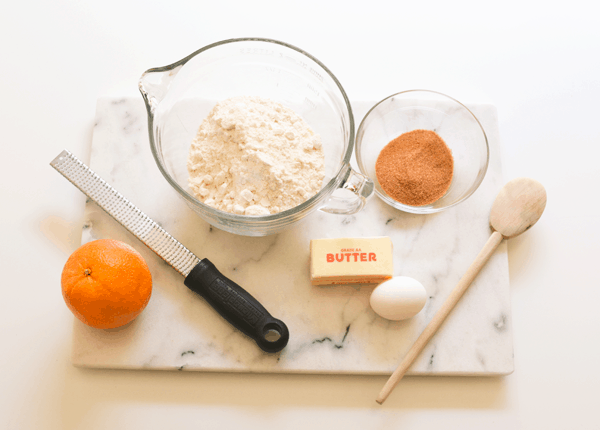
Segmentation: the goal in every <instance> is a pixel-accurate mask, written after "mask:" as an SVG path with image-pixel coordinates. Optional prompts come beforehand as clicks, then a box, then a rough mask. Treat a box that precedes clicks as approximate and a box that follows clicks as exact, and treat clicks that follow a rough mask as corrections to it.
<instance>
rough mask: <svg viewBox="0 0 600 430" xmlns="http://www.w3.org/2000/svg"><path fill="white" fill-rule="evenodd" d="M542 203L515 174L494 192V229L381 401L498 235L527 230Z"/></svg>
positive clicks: (533, 187) (534, 188)
mask: <svg viewBox="0 0 600 430" xmlns="http://www.w3.org/2000/svg"><path fill="white" fill-rule="evenodd" d="M545 207H546V190H545V189H544V187H543V186H542V184H540V183H539V182H537V181H534V180H533V179H528V178H518V179H514V180H512V181H510V182H508V183H507V184H506V185H505V186H504V187H503V188H502V189H501V190H500V192H499V193H498V196H497V197H496V200H495V201H494V204H493V205H492V210H491V212H490V226H491V227H492V229H493V230H494V232H493V233H492V235H491V236H490V238H489V239H488V241H487V242H486V244H485V245H484V247H483V249H482V250H481V252H479V254H478V255H477V257H476V258H475V261H474V262H473V263H472V264H471V266H469V268H468V269H467V272H466V273H465V274H464V275H463V277H462V278H461V279H460V281H458V285H456V287H454V290H452V292H451V293H450V296H448V298H447V299H446V301H445V302H444V304H443V305H442V307H441V308H440V309H439V310H438V311H437V313H436V314H435V316H434V317H433V319H432V320H431V321H430V322H429V324H428V325H427V327H425V330H423V333H421V335H420V336H419V338H418V339H417V340H416V342H415V344H414V345H413V346H412V348H411V349H410V350H409V351H408V353H407V354H406V356H405V357H404V359H403V360H402V362H401V363H400V364H399V365H398V368H397V369H396V370H395V371H394V373H392V376H390V378H389V379H388V381H387V382H386V384H385V385H384V387H383V389H382V390H381V392H380V393H379V396H378V397H377V403H379V404H380V405H381V404H383V402H384V401H385V399H387V397H388V396H389V395H390V393H391V392H392V390H393V389H394V387H395V386H396V385H397V384H398V382H400V379H402V377H403V376H404V374H405V373H406V371H407V370H408V368H409V367H410V365H411V364H412V363H413V361H415V359H416V358H417V357H418V356H419V354H420V353H421V351H422V350H423V348H425V345H427V343H428V342H429V340H430V339H431V338H432V337H433V335H434V334H435V333H436V332H437V330H438V329H439V328H440V326H441V325H442V323H443V322H444V320H445V319H446V317H447V316H448V314H449V313H450V311H452V309H454V306H456V304H457V303H458V301H459V300H460V298H461V297H462V295H463V294H464V292H465V291H466V290H467V288H468V287H469V285H471V282H473V279H475V277H476V276H477V274H478V273H479V271H480V270H481V268H482V267H483V266H484V265H485V263H487V261H488V260H489V259H490V257H491V255H492V253H493V252H494V250H495V249H496V248H497V247H498V245H500V242H502V239H504V238H506V239H509V238H511V237H515V236H518V235H520V234H521V233H523V232H524V231H526V230H528V229H529V228H530V227H531V226H533V225H534V224H535V223H536V222H537V220H538V219H540V217H541V216H542V212H544V208H545Z"/></svg>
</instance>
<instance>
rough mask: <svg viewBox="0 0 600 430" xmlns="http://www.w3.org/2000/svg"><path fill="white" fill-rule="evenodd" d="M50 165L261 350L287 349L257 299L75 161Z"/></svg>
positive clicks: (280, 326)
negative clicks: (165, 263) (180, 276)
mask: <svg viewBox="0 0 600 430" xmlns="http://www.w3.org/2000/svg"><path fill="white" fill-rule="evenodd" d="M50 165H51V166H52V167H54V168H55V169H56V170H57V171H58V172H59V173H61V174H62V175H63V176H64V177H65V178H67V179H68V180H69V181H71V182H72V183H73V185H75V186H76V187H77V188H79V189H80V190H81V191H82V192H83V193H84V194H85V195H86V196H88V197H89V198H90V199H92V200H93V201H95V202H96V203H97V204H98V206H100V207H101V208H102V209H104V210H105V211H106V212H107V213H108V214H109V215H110V216H111V217H113V218H114V219H115V220H116V221H117V222H119V223H120V224H121V225H123V227H125V228H126V229H127V230H129V231H130V232H131V233H132V234H133V235H134V236H135V237H137V238H138V239H139V240H141V241H142V242H143V243H144V244H145V245H146V246H148V248H150V249H151V250H153V251H154V252H155V253H156V254H158V256H159V257H161V258H162V259H163V260H164V261H166V262H167V263H168V264H170V265H171V266H172V267H173V268H174V269H175V270H177V271H178V272H179V273H181V274H182V275H183V276H184V277H185V280H184V284H185V285H186V286H187V287H188V288H189V289H191V290H192V291H194V292H196V293H198V294H200V295H201V296H202V297H204V299H206V301H207V302H208V303H209V304H210V305H211V306H212V307H213V308H215V310H216V311H217V312H219V313H220V314H221V316H223V317H224V318H225V319H226V320H227V321H229V322H230V323H231V324H232V325H233V326H235V327H236V328H238V329H239V330H240V331H242V332H243V333H245V334H246V335H248V336H249V337H251V338H252V339H254V340H255V341H256V343H257V344H258V346H260V348H261V349H263V350H264V351H266V352H278V351H281V350H282V349H283V348H284V347H285V346H286V345H287V343H288V340H289V331H288V328H287V326H286V325H285V323H283V321H281V320H278V319H276V318H273V317H272V316H271V314H270V313H269V312H268V311H267V310H266V309H265V308H264V307H263V306H262V305H261V304H260V303H259V302H258V300H256V299H255V298H254V297H252V295H251V294H250V293H248V292H247V291H246V290H244V289H243V288H242V287H240V286H239V285H238V284H236V283H235V282H233V281H232V280H231V279H229V278H227V277H226V276H224V275H223V274H222V273H221V272H219V271H218V270H217V268H216V267H215V266H214V265H213V264H212V263H211V262H210V261H209V260H208V259H206V258H203V259H202V260H201V259H199V258H198V257H196V255H194V253H193V252H191V251H190V250H189V249H187V248H186V247H185V246H183V245H182V244H181V243H179V241H178V240H177V239H175V238H174V237H173V236H171V235H170V234H169V233H167V232H166V231H165V230H164V229H163V228H162V227H161V226H159V225H158V224H157V223H156V222H154V221H153V220H152V219H151V218H150V217H149V216H148V215H146V214H145V213H144V212H142V211H141V210H140V209H138V208H137V207H136V206H135V205H134V204H133V203H131V202H130V201H129V200H127V199H126V198H125V197H124V196H123V195H122V194H121V193H119V192H118V191H117V190H115V189H114V188H113V187H111V186H110V185H109V184H108V183H107V182H106V181H105V180H104V179H102V178H101V177H100V176H98V175H97V174H96V173H94V172H93V171H92V170H91V169H90V168H89V167H88V166H86V165H85V164H84V163H83V162H81V161H80V160H79V159H78V158H77V157H75V156H74V155H73V154H71V153H70V152H69V151H67V150H64V151H62V152H61V153H60V154H59V155H58V156H57V157H56V158H55V159H54V160H52V162H51V163H50Z"/></svg>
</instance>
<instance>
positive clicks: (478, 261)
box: [377, 231, 503, 405]
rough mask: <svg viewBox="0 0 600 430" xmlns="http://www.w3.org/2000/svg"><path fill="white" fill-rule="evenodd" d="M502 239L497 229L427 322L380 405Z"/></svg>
mask: <svg viewBox="0 0 600 430" xmlns="http://www.w3.org/2000/svg"><path fill="white" fill-rule="evenodd" d="M502 239H503V237H502V235H501V234H500V233H498V232H497V231H495V232H493V233H492V235H491V236H490V238H489V239H488V241H487V242H486V244H485V245H484V247H483V249H482V250H481V251H480V252H479V254H478V255H477V257H476V258H475V261H473V263H472V264H471V265H470V266H469V268H468V269H467V271H466V273H465V274H464V275H463V277H462V278H461V279H460V281H458V284H457V285H456V287H454V289H453V290H452V292H451V293H450V295H449V296H448V298H447V299H446V301H445V302H444V304H443V305H442V307H441V308H440V309H439V310H438V311H437V313H436V314H435V315H434V317H433V318H432V320H431V321H430V322H429V324H427V327H425V330H423V333H421V335H420V336H419V338H418V339H417V340H416V342H415V343H414V345H413V346H412V347H411V348H410V350H409V351H408V353H407V354H406V356H405V357H404V359H403V360H402V362H401V363H400V364H399V365H398V367H397V368H396V370H395V371H394V373H392V376H390V378H389V379H388V380H387V382H386V383H385V385H384V386H383V389H382V390H381V392H380V393H379V396H378V397H377V403H379V404H380V405H381V404H383V402H384V401H385V399H387V397H388V396H389V395H390V393H391V392H392V390H393V389H394V387H395V386H396V385H397V384H398V382H400V380H401V379H402V377H403V376H404V374H405V373H406V371H407V370H408V368H409V367H410V365H411V364H412V363H413V361H415V359H416V358H417V357H418V356H419V354H420V353H421V351H422V350H423V348H425V345H427V343H428V342H429V340H430V339H431V338H432V337H433V335H434V334H435V333H436V332H437V330H438V329H439V328H440V326H441V325H442V323H443V322H444V320H445V319H446V317H447V316H448V314H449V313H450V311H452V309H454V306H456V304H457V303H458V301H459V300H460V298H461V297H462V295H463V294H464V292H465V291H466V290H467V288H468V287H469V285H471V282H473V280H474V279H475V277H476V276H477V274H478V273H479V271H480V270H481V268H482V267H483V266H484V265H485V263H487V261H488V260H489V259H490V257H491V255H492V253H493V252H494V250H495V249H496V248H497V247H498V245H500V242H502Z"/></svg>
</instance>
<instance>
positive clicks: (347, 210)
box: [139, 38, 373, 236]
mask: <svg viewBox="0 0 600 430" xmlns="http://www.w3.org/2000/svg"><path fill="white" fill-rule="evenodd" d="M139 88H140V92H141V93H142V97H143V98H144V101H145V103H146V109H147V112H148V132H149V137H150V146H151V150H152V154H153V156H154V159H155V161H156V163H157V165H158V168H159V170H160V172H161V173H162V175H163V176H164V177H165V179H166V180H167V182H168V183H169V184H170V185H171V186H172V187H173V188H174V189H175V190H176V191H177V192H178V193H179V195H180V196H181V197H182V198H183V199H185V201H186V202H187V203H188V205H189V206H190V207H191V208H192V209H193V210H194V211H195V212H196V213H197V214H198V215H199V216H200V217H202V218H203V219H204V220H206V221H207V222H209V223H210V224H212V225H213V226H215V227H217V228H220V229H222V230H225V231H229V232H231V233H236V234H241V235H247V236H265V235H269V234H273V233H277V232H279V231H281V230H283V229H285V228H287V227H288V226H290V225H292V224H293V223H295V222H297V221H299V220H300V219H302V218H304V217H305V216H306V215H308V214H309V213H311V212H312V211H314V210H316V209H319V210H321V211H324V212H330V213H334V214H351V213H355V212H357V211H359V210H361V209H362V207H363V206H364V204H365V202H366V200H367V198H368V197H369V196H370V195H371V194H372V193H373V182H372V181H371V180H370V179H369V178H368V177H366V176H364V175H362V174H360V173H358V172H356V171H354V170H352V168H351V167H350V164H349V163H350V158H351V155H352V151H353V148H354V118H353V115H352V109H351V107H350V103H349V101H348V97H347V96H346V93H345V91H344V89H343V88H342V86H341V85H340V83H339V82H338V80H337V79H336V77H335V76H334V75H333V74H332V73H331V72H330V71H329V69H327V68H326V67H325V66H324V65H323V64H322V63H321V62H319V61H318V60H317V59H316V58H314V57H312V56H311V55H309V54H307V53H306V52H304V51H302V50H301V49H298V48H296V47H294V46H291V45H288V44H286V43H283V42H279V41H276V40H270V39H258V38H245V39H230V40H224V41H221V42H217V43H214V44H211V45H208V46H206V47H204V48H201V49H199V50H198V51H196V52H194V53H192V54H191V55H189V56H187V57H185V58H184V59H182V60H180V61H178V62H176V63H173V64H171V65H168V66H165V67H158V68H153V69H149V70H147V71H146V72H145V73H144V74H143V75H142V76H141V78H140V81H139ZM235 96H260V97H264V98H268V99H271V100H273V101H275V102H278V103H281V104H282V105H284V106H285V107H288V108H290V109H292V110H293V111H294V112H296V113H297V114H298V115H300V116H301V117H302V118H303V119H304V120H305V121H306V122H307V123H308V125H309V126H310V127H311V128H312V130H313V131H314V132H315V133H317V134H319V135H320V136H321V141H322V145H323V146H322V147H323V151H324V154H325V179H324V180H323V184H322V188H321V190H320V191H319V192H318V193H317V194H315V195H314V196H313V197H311V198H310V199H308V200H307V201H305V202H303V203H302V204H300V205H298V206H296V207H294V208H291V209H289V210H286V211H283V212H280V213H277V214H271V215H263V216H248V215H237V214H233V213H228V212H224V211H220V210H217V209H215V208H213V207H210V206H208V205H206V204H204V203H203V202H201V201H199V200H198V199H196V198H195V197H194V195H193V193H192V192H191V190H190V188H189V186H188V171H187V158H188V153H189V149H190V146H191V143H192V140H193V138H194V137H195V135H196V133H197V131H198V127H199V126H200V124H201V123H202V121H203V119H204V118H206V116H207V115H208V113H209V111H210V110H211V109H212V108H213V107H214V105H215V104H216V103H217V102H219V101H222V100H225V99H228V98H231V97H235Z"/></svg>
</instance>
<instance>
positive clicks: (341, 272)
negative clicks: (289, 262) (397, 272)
mask: <svg viewBox="0 0 600 430" xmlns="http://www.w3.org/2000/svg"><path fill="white" fill-rule="evenodd" d="M393 275H394V263H393V258H392V241H391V240H390V238H389V237H363V238H341V239H313V240H311V241H310V281H311V282H312V284H313V285H333V284H374V283H380V282H383V281H385V280H386V279H390V278H391V277H392V276H393Z"/></svg>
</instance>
